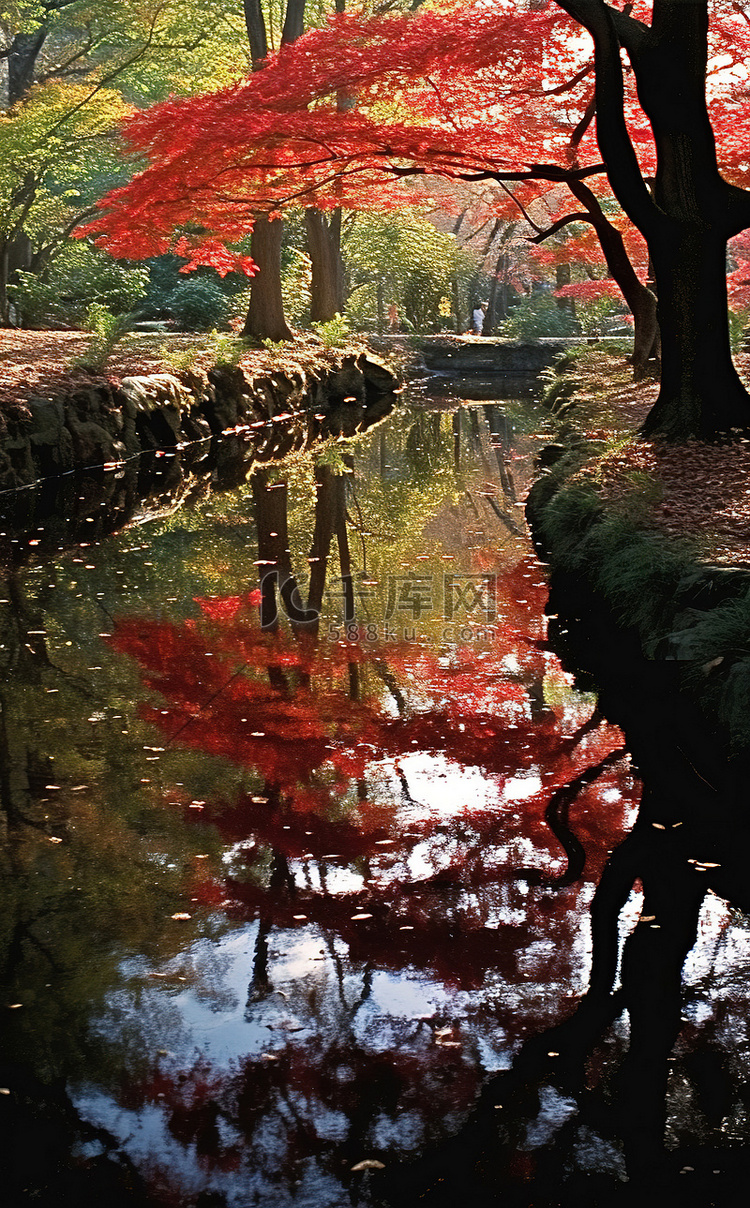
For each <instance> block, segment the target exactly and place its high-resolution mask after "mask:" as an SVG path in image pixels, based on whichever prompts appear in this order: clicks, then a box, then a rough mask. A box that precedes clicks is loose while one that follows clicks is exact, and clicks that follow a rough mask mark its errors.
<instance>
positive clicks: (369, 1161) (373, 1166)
mask: <svg viewBox="0 0 750 1208" xmlns="http://www.w3.org/2000/svg"><path fill="white" fill-rule="evenodd" d="M356 1170H385V1163H384V1162H378V1160H377V1158H365V1159H364V1161H362V1162H357V1165H356V1166H352V1172H354V1171H356Z"/></svg>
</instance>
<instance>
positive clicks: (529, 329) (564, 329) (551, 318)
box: [498, 293, 579, 340]
mask: <svg viewBox="0 0 750 1208" xmlns="http://www.w3.org/2000/svg"><path fill="white" fill-rule="evenodd" d="M578 331H579V328H578V324H577V323H576V321H575V319H574V318H573V316H572V315H571V313H570V311H568V310H563V309H562V308H561V307H559V306H558V305H557V303H556V302H555V300H554V298H551V297H550V296H549V294H546V293H538V294H530V295H529V296H528V297H527V298H524V299H523V301H521V302H519V303H518V305H517V306H514V307H513V311H512V312H511V314H510V316H509V317H508V318H507V319H505V320H504V322H503V323H500V324H499V326H498V333H499V334H500V335H502V336H507V337H508V338H509V339H514V340H540V339H542V338H544V337H550V336H551V337H554V336H574V335H577V334H578Z"/></svg>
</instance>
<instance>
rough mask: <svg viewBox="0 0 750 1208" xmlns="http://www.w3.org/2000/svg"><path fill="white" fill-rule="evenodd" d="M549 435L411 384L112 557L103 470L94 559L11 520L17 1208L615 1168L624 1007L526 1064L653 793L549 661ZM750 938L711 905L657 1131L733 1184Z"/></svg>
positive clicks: (208, 1201)
mask: <svg viewBox="0 0 750 1208" xmlns="http://www.w3.org/2000/svg"><path fill="white" fill-rule="evenodd" d="M539 422H540V421H539V417H538V415H536V414H535V412H534V407H533V405H532V404H531V403H528V402H526V403H517V404H502V406H501V405H500V404H497V405H489V404H487V405H482V404H459V403H455V402H454V403H446V402H443V403H442V404H434V405H433V404H430V403H429V400H425V399H421V400H417V401H416V402H414V403H412V404H403V405H402V406H401V407H399V409H398V411H397V412H396V413H395V414H394V415H393V416H391V417H390V418H389V419H387V420H386V421H384V422H383V423H381V424H380V425H378V426H377V427H375V428H373V429H372V430H370V431H369V432H366V433H361V434H359V435H358V436H355V437H354V438H353V439H351V440H343V439H342V440H338V441H336V440H332V441H329V442H328V443H325V444H322V445H320V446H318V447H317V448H315V449H313V450H312V451H310V450H308V451H301V452H298V453H296V454H294V455H292V456H291V457H289V458H287V459H286V460H283V461H281V462H280V463H278V464H268V463H267V464H264V465H261V466H259V467H258V468H257V469H256V472H255V473H254V474H253V475H252V476H251V477H250V479H249V480H248V482H247V483H246V484H245V485H243V486H241V487H239V488H237V489H236V490H233V491H226V492H216V491H211V490H209V489H203V490H201V491H195V492H194V493H193V494H194V495H195V498H194V501H193V503H192V505H190V506H187V505H186V506H183V507H180V508H175V509H172V510H170V509H167V511H168V512H169V514H167V515H161V516H159V515H155V514H154V511H155V509H154V508H151V509H148V508H145V509H144V510H143V513H142V515H141V517H140V520H141V522H140V523H131V524H130V525H128V526H126V527H125V528H124V529H122V531H120V532H118V533H115V534H113V535H111V536H108V537H99V536H97V533H98V532H99V530H100V528H101V525H100V523H99V521H100V519H101V516H100V513H99V512H98V510H97V509H99V508H101V507H103V506H104V505H103V504H101V503H100V504H97V502H96V491H94V490H92V489H91V486H90V484H89V485H87V484H85V483H82V484H80V486H81V490H80V493H79V494H78V495H77V496H76V499H77V501H78V502H79V503H81V502H82V503H83V505H84V506H83V509H82V512H81V514H80V515H79V517H78V524H77V529H76V540H75V542H74V543H73V544H71V543H70V542H71V539H70V536H69V534H68V535H67V536H66V535H65V534H64V533H62V531H61V530H58V529H55V528H54V526H53V528H52V529H50V526H49V524H48V525H46V526H45V524H44V523H42V524H39V525H36V526H34V525H31V527H28V525H27V528H26V530H25V531H24V532H23V533H22V534H21V535H18V534H19V533H20V530H14V529H11V528H10V527H9V525H8V524H6V529H5V532H4V533H3V537H4V538H5V540H6V543H7V549H8V551H9V553H8V566H7V568H6V570H5V572H4V575H3V580H2V589H1V593H0V596H1V598H0V659H1V660H2V666H3V672H4V674H3V685H2V689H0V703H1V706H2V727H1V731H0V746H1V750H0V754H1V755H2V806H3V818H4V827H5V833H4V835H3V847H2V861H3V879H2V889H1V891H0V892H1V893H2V912H1V915H0V918H1V919H2V922H1V923H0V927H1V928H2V959H3V967H2V987H0V1010H1V1011H2V1016H1V1020H0V1022H1V1023H2V1029H3V1040H2V1057H1V1058H0V1082H1V1083H2V1087H1V1088H0V1089H1V1091H2V1094H0V1122H1V1123H2V1128H3V1137H4V1139H5V1157H4V1158H3V1159H2V1163H3V1175H4V1185H5V1187H6V1188H7V1189H9V1195H10V1198H9V1199H8V1200H7V1201H6V1202H7V1203H9V1204H13V1205H16V1204H19V1205H20V1204H26V1203H41V1204H43V1205H45V1206H47V1205H49V1206H52V1205H58V1204H67V1203H75V1202H85V1203H99V1202H104V1201H109V1202H110V1203H112V1204H115V1203H118V1204H119V1203H122V1204H154V1205H170V1206H171V1205H174V1206H181V1208H182V1206H184V1208H193V1206H196V1208H208V1206H210V1205H230V1206H232V1208H240V1206H245V1205H253V1204H258V1205H263V1206H268V1208H282V1206H287V1205H288V1206H290V1208H291V1206H292V1205H293V1206H295V1208H303V1206H304V1208H343V1206H344V1205H349V1204H361V1205H375V1204H381V1203H382V1204H386V1203H395V1202H398V1203H403V1204H420V1203H436V1204H437V1203H440V1204H443V1203H444V1202H445V1203H447V1202H455V1198H453V1193H450V1196H449V1198H448V1199H445V1200H444V1199H441V1198H440V1197H441V1194H443V1193H442V1192H441V1190H440V1187H441V1184H442V1183H445V1179H446V1172H448V1174H450V1171H451V1170H454V1171H456V1172H458V1173H457V1175H456V1177H457V1178H459V1179H462V1178H463V1176H464V1175H466V1172H467V1171H468V1172H469V1174H468V1175H466V1177H467V1179H468V1182H467V1183H466V1187H467V1190H466V1192H465V1194H464V1197H463V1198H464V1202H465V1203H466V1204H467V1205H469V1206H470V1208H471V1206H473V1205H479V1204H482V1205H484V1204H494V1203H500V1202H502V1203H504V1204H505V1203H506V1202H507V1203H511V1204H513V1205H515V1204H518V1205H520V1204H524V1205H525V1204H531V1203H537V1204H547V1203H549V1204H553V1203H563V1202H564V1203H568V1202H571V1203H572V1202H578V1203H589V1204H598V1203H600V1202H602V1203H603V1202H605V1199H600V1198H597V1197H599V1196H600V1195H601V1196H611V1195H612V1193H613V1188H614V1190H615V1192H617V1190H618V1189H619V1188H623V1187H626V1186H627V1182H628V1178H627V1176H628V1172H629V1167H628V1165H627V1161H626V1158H627V1154H626V1152H625V1151H626V1145H624V1143H623V1137H626V1134H627V1129H626V1128H623V1127H621V1124H620V1123H618V1120H617V1117H616V1111H615V1112H614V1114H613V1111H614V1109H613V1108H612V1104H613V1103H615V1104H616V1102H617V1096H616V1091H615V1092H611V1090H610V1089H608V1087H609V1082H608V1079H609V1077H610V1073H609V1072H610V1070H611V1069H614V1070H615V1071H616V1069H617V1068H618V1063H619V1062H621V1059H622V1055H623V1052H624V1050H625V1049H626V1048H627V1039H628V1023H627V1015H626V1014H623V1013H622V1011H620V1013H619V1015H618V1013H617V1012H612V1011H610V1012H609V1015H610V1016H615V1017H614V1018H602V1020H601V1021H600V1024H601V1026H600V1028H599V1031H598V1032H597V1031H596V1028H594V1029H593V1031H592V1036H593V1037H594V1039H593V1040H591V1042H590V1043H589V1042H588V1041H587V1044H588V1050H587V1053H586V1054H583V1053H581V1054H579V1056H580V1061H581V1065H583V1064H584V1056H585V1061H586V1062H587V1065H586V1070H587V1075H586V1085H585V1087H584V1088H583V1090H582V1091H581V1089H580V1087H578V1088H576V1087H574V1086H573V1085H572V1083H570V1080H569V1079H568V1081H567V1082H566V1076H561V1077H556V1071H555V1069H554V1062H555V1060H556V1059H557V1057H558V1056H559V1053H558V1052H557V1050H556V1049H555V1047H554V1045H555V1043H556V1042H555V1041H546V1040H544V1039H543V1040H542V1049H543V1052H542V1057H543V1058H544V1059H545V1060H546V1059H547V1058H548V1059H549V1060H547V1063H546V1065H545V1064H544V1062H542V1063H541V1064H539V1062H538V1061H537V1058H536V1057H535V1058H534V1061H537V1064H536V1065H535V1064H534V1062H532V1063H531V1065H529V1066H528V1069H527V1068H526V1066H524V1064H523V1063H524V1061H527V1057H528V1052H529V1042H530V1041H531V1039H532V1038H534V1037H538V1036H540V1035H543V1034H544V1032H545V1030H546V1029H549V1028H552V1027H554V1026H555V1025H558V1024H560V1023H562V1021H564V1020H566V1019H568V1018H569V1017H571V1015H572V1014H573V1012H574V1008H575V1006H576V1004H577V1003H578V1002H579V1000H580V999H581V997H582V996H583V995H584V994H585V992H586V989H587V987H588V985H589V978H590V975H591V959H592V933H591V921H590V910H591V905H592V900H593V897H594V892H595V888H596V886H597V884H598V882H599V880H600V878H601V875H602V870H603V868H604V865H605V862H606V861H607V857H608V855H609V853H610V852H611V851H612V850H613V849H615V848H616V847H617V845H618V844H619V843H620V842H621V841H622V840H623V839H624V837H625V836H626V835H627V834H628V832H629V830H630V829H631V827H632V826H633V823H634V820H635V818H636V814H637V810H638V800H639V796H640V785H639V782H638V780H637V779H636V778H635V777H634V775H633V772H632V770H631V765H630V759H629V756H628V754H627V751H626V750H625V748H624V739H623V735H622V733H621V732H620V731H619V730H618V729H617V728H616V727H615V726H613V725H611V724H608V723H607V721H606V720H605V719H604V718H603V717H602V716H601V715H600V714H599V712H598V710H597V705H596V698H595V696H593V695H592V694H591V693H590V692H589V693H587V692H581V691H580V690H578V689H577V688H576V686H575V683H574V677H573V675H572V674H571V672H570V671H568V670H564V669H563V667H562V666H561V663H560V662H559V660H558V658H557V656H556V654H555V653H554V651H553V650H552V649H551V648H550V645H549V643H548V641H547V618H546V617H545V606H546V604H547V584H546V580H545V574H544V570H543V568H542V567H541V565H540V564H539V562H538V561H537V559H536V557H535V555H534V552H533V549H532V547H531V545H530V542H529V539H528V535H527V533H526V530H525V526H524V520H523V507H522V503H523V498H524V494H525V491H526V489H527V487H528V484H529V482H530V478H531V474H532V463H533V455H534V453H535V451H536V450H537V449H538V447H539V444H540V440H543V439H544V437H543V435H542V436H541V437H540V436H539V435H534V428H535V425H536V426H537V428H538V426H539ZM67 489H68V494H70V486H69V485H68V488H67ZM76 489H77V488H76ZM188 494H189V492H188ZM8 502H10V501H8ZM10 510H11V509H10V506H9V507H8V512H10ZM26 514H27V518H28V515H29V512H28V507H27V509H26ZM86 525H89V526H90V529H91V532H90V536H89V533H88V532H87V529H86ZM32 532H33V534H34V535H33V536H32V535H31V533H32ZM14 533H16V534H17V535H15V536H14V535H13V534H14ZM50 534H51V535H50ZM58 537H59V538H60V539H59V540H58ZM53 546H55V549H54V553H53V549H52V547H53ZM21 547H23V551H24V552H23V554H19V552H18V550H19V549H20V548H21ZM588 686H589V687H591V685H588ZM641 904H642V895H640V894H639V892H638V885H637V884H636V885H635V888H634V891H633V892H632V893H631V894H630V896H629V897H628V899H627V901H626V902H625V903H624V906H623V908H622V910H621V912H620V915H619V920H618V922H617V926H618V927H619V931H620V935H621V938H624V936H625V935H626V934H628V933H629V932H630V931H632V930H633V929H634V928H635V927H636V925H637V922H638V919H639V916H640V914H641ZM749 940H750V933H748V929H747V926H746V923H745V921H744V917H743V916H740V915H737V914H734V913H732V912H731V911H730V909H729V908H728V907H727V905H726V904H725V902H724V901H723V900H722V899H721V898H719V897H716V896H711V895H709V896H708V897H707V898H706V901H705V903H704V904H703V906H702V908H701V914H700V919H699V927H698V939H697V943H696V946H695V948H694V949H693V951H692V953H691V955H690V957H689V960H688V965H687V966H686V970H685V979H686V991H685V999H684V1001H683V1002H682V1005H681V1008H680V1009H681V1012H682V1019H683V1022H684V1024H685V1034H684V1035H683V1038H682V1040H681V1042H680V1043H681V1046H682V1047H681V1050H680V1052H679V1054H678V1057H679V1067H677V1066H676V1067H675V1069H674V1071H673V1074H674V1077H673V1078H672V1083H671V1090H670V1092H669V1096H670V1098H669V1102H668V1104H667V1108H666V1112H667V1123H666V1127H667V1147H668V1148H671V1149H672V1150H677V1149H679V1147H681V1146H682V1147H684V1146H688V1147H689V1146H691V1145H692V1146H703V1147H704V1148H706V1147H708V1149H707V1150H706V1151H707V1152H708V1150H710V1152H711V1162H712V1163H713V1164H714V1165H715V1166H716V1168H717V1172H718V1179H719V1181H721V1179H722V1178H723V1176H724V1173H725V1168H726V1161H725V1159H724V1158H720V1157H716V1156H715V1154H716V1151H717V1149H721V1147H722V1146H726V1147H727V1153H732V1152H734V1151H733V1150H732V1149H731V1146H732V1144H734V1143H736V1142H737V1140H742V1139H743V1137H744V1123H745V1115H744V1107H743V1102H744V1101H743V1098H742V1087H743V1086H744V1079H745V1076H746V1068H747V1054H748V1036H747V1028H746V1024H745V1022H744V1016H743V1011H744V1005H745V1000H744V994H743V981H744V974H745V971H746V968H747V963H748V960H749V959H750V943H749ZM579 1018H580V1016H579ZM549 1035H550V1036H554V1035H555V1033H549ZM532 1047H533V1046H532ZM560 1052H562V1046H561V1048H560ZM707 1053H708V1054H709V1056H706V1054H707ZM728 1055H729V1056H728ZM722 1057H725V1058H726V1059H727V1060H728V1061H729V1063H730V1065H731V1067H732V1068H731V1070H730V1071H729V1072H726V1070H724V1072H722V1073H721V1075H719V1074H717V1072H716V1071H717V1070H718V1069H720V1068H722V1069H723V1067H720V1058H722ZM672 1060H674V1059H672ZM691 1062H692V1066H691ZM519 1063H520V1067H521V1068H522V1071H523V1070H525V1071H526V1072H525V1073H523V1074H522V1076H521V1075H518V1077H516V1075H515V1074H514V1070H517V1069H518V1068H519ZM691 1070H692V1073H691ZM569 1073H570V1071H569V1070H568V1069H567V1067H566V1071H565V1074H566V1075H567V1074H569ZM719 1076H721V1077H722V1078H724V1080H725V1081H724V1083H722V1089H721V1095H723V1099H721V1095H720V1096H719V1097H720V1099H721V1103H720V1106H719V1108H718V1109H716V1108H715V1103H714V1100H713V1099H711V1095H710V1093H709V1092H706V1093H707V1095H708V1098H706V1097H705V1095H704V1096H703V1097H702V1095H703V1092H702V1090H701V1087H702V1086H703V1085H704V1084H706V1085H708V1084H710V1083H711V1081H712V1079H713V1080H714V1082H715V1081H716V1078H717V1077H719ZM514 1077H516V1081H513V1078H514ZM503 1078H505V1079H506V1082H505V1083H503ZM503 1086H504V1087H505V1088H506V1089H507V1090H508V1094H507V1095H506V1096H505V1101H504V1102H500V1100H501V1099H502V1098H503V1096H502V1094H500V1092H499V1091H498V1090H497V1088H498V1087H500V1088H501V1090H502V1088H503ZM738 1087H739V1088H740V1089H739V1090H738V1089H737V1088H738ZM488 1088H489V1091H488ZM709 1091H710V1087H709ZM482 1092H484V1097H482ZM488 1095H489V1098H488ZM738 1096H739V1098H738ZM714 1099H715V1096H714ZM704 1100H705V1101H704ZM602 1103H605V1104H607V1103H608V1104H609V1106H608V1107H607V1106H605V1107H604V1109H602V1107H601V1104H602ZM711 1104H714V1107H713V1108H712V1107H711ZM501 1112H504V1113H505V1114H504V1116H503V1123H502V1125H500V1124H499V1123H498V1121H499V1119H500V1113H501ZM477 1113H479V1114H477ZM608 1113H609V1114H608ZM456 1138H458V1139H457V1140H456ZM467 1138H468V1139H467ZM626 1139H627V1138H626ZM436 1154H437V1155H442V1156H441V1157H438V1158H435V1157H434V1155H436ZM488 1154H489V1155H491V1159H488V1156H487V1155H488ZM441 1161H442V1163H443V1166H442V1168H441V1166H440V1162H441ZM436 1162H437V1165H435V1163H436ZM420 1163H422V1165H420ZM425 1163H426V1165H424V1164H425ZM688 1166H690V1164H689V1163H688ZM423 1167H424V1168H423ZM690 1169H693V1168H692V1167H691V1168H690ZM441 1170H442V1173H441ZM712 1173H713V1167H712ZM689 1175H690V1170H688V1171H686V1172H685V1177H686V1178H689ZM402 1180H403V1181H402ZM563 1185H565V1186H566V1187H569V1189H570V1191H569V1196H570V1198H569V1199H566V1198H565V1195H567V1194H568V1192H564V1191H563V1190H562V1188H563ZM472 1188H474V1190H473V1191H472ZM556 1188H557V1189H558V1190H555V1189H556ZM558 1195H559V1197H560V1198H557V1197H558ZM506 1196H509V1197H512V1198H509V1199H507V1200H506V1198H504V1197H506ZM545 1197H546V1198H545ZM587 1197H588V1198H587ZM618 1202H619V1201H618ZM623 1202H624V1201H623ZM696 1202H700V1203H702V1204H703V1203H708V1202H710V1201H709V1200H708V1199H703V1200H700V1201H696ZM716 1202H717V1203H720V1204H723V1203H728V1202H729V1201H728V1200H724V1199H721V1198H719V1199H717V1200H716Z"/></svg>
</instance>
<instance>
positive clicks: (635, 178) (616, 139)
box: [556, 0, 661, 237]
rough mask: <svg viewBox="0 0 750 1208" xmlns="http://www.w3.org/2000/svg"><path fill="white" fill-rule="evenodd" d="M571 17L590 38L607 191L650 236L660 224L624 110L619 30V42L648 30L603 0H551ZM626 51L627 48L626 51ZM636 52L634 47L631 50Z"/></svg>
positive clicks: (637, 42)
mask: <svg viewBox="0 0 750 1208" xmlns="http://www.w3.org/2000/svg"><path fill="white" fill-rule="evenodd" d="M556 2H557V3H558V4H559V5H560V7H561V8H562V9H564V10H565V12H566V13H568V14H569V15H570V16H571V17H572V18H573V19H574V21H577V22H578V23H579V25H582V26H583V27H584V29H587V30H588V32H589V33H590V34H591V37H592V38H593V40H594V68H595V79H596V88H595V98H596V115H597V119H596V136H597V142H598V144H599V150H600V151H601V153H602V159H603V160H604V163H605V166H606V169H607V176H608V177H609V182H610V184H611V186H612V191H613V193H614V195H615V197H616V198H617V200H618V201H619V203H620V205H621V206H622V208H623V210H624V211H625V213H626V214H627V216H628V218H630V219H631V221H632V222H634V223H635V225H636V226H637V227H638V229H639V230H640V231H642V232H643V234H644V235H647V236H650V237H653V236H655V235H656V233H657V229H658V227H659V226H660V225H661V211H660V210H659V209H658V207H657V206H656V205H655V203H654V200H653V198H652V197H651V194H650V192H649V189H648V186H647V185H646V182H645V181H644V179H643V177H642V176H641V170H640V167H639V165H638V158H637V156H636V153H635V149H634V147H633V144H632V141H631V139H630V134H629V132H628V128H627V123H626V121H625V112H624V100H625V97H624V86H623V78H622V62H621V60H620V40H619V35H618V29H622V31H623V35H622V36H623V41H624V44H625V45H626V48H627V45H628V43H629V44H630V45H631V46H633V48H634V49H635V48H636V47H638V48H639V47H640V46H641V45H643V42H644V39H645V38H646V37H648V38H650V37H651V31H650V30H648V29H647V28H646V26H642V25H641V23H640V22H638V21H635V20H634V19H633V18H632V17H629V16H627V15H626V14H624V13H619V14H617V21H615V15H614V14H615V10H613V9H611V8H610V7H609V6H608V5H606V4H604V3H603V0H556ZM629 53H630V52H629ZM636 53H637V50H636Z"/></svg>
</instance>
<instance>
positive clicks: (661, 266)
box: [558, 0, 750, 440]
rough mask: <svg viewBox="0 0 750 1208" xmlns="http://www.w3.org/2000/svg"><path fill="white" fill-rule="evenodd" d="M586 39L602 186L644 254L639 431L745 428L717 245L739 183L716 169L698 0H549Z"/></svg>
mask: <svg viewBox="0 0 750 1208" xmlns="http://www.w3.org/2000/svg"><path fill="white" fill-rule="evenodd" d="M558 3H559V4H560V5H561V7H562V8H564V9H565V10H566V11H567V12H569V13H570V14H571V16H573V17H574V18H575V19H576V20H577V21H579V22H580V23H581V24H582V25H584V26H585V27H586V28H587V29H588V30H589V32H590V33H591V35H592V37H593V39H594V45H595V66H596V112H597V139H598V142H599V149H600V151H601V154H602V159H603V160H604V163H605V164H606V167H607V174H608V176H609V180H610V184H611V185H612V189H613V191H614V193H615V196H616V197H617V200H618V201H619V203H620V205H621V206H622V208H623V209H624V211H625V213H626V214H627V215H628V217H629V218H630V219H631V221H632V222H634V223H635V225H636V226H637V227H638V229H639V230H640V231H641V232H642V234H643V235H644V238H645V239H646V242H647V244H648V247H649V252H650V254H651V258H652V261H653V265H654V275H655V281H656V291H657V296H658V316H659V327H660V330H661V353H662V376H661V390H660V392H659V398H658V400H657V403H656V405H655V407H654V408H653V410H652V411H651V413H650V414H649V416H648V417H647V420H646V423H645V425H644V432H645V433H647V434H648V435H650V436H653V435H660V436H664V437H667V438H668V439H672V440H675V439H688V438H690V437H698V438H703V439H707V438H708V439H710V438H712V437H715V436H717V435H719V434H721V433H726V432H731V431H733V430H737V429H740V430H743V431H748V430H750V395H748V393H747V391H746V390H745V388H744V387H743V385H742V383H741V382H740V380H739V377H738V376H737V372H736V370H735V368H734V365H733V363H732V356H731V349H730V344H729V322H728V315H727V292H726V260H725V256H726V244H727V241H728V239H729V238H730V237H731V236H732V235H734V234H737V233H738V232H739V231H741V230H744V229H745V228H746V227H748V226H750V194H748V193H747V192H745V191H744V190H742V189H738V188H735V187H734V186H731V185H729V184H727V182H726V181H725V180H724V179H723V178H722V176H721V175H720V173H719V170H718V165H717V160H716V146H715V142H714V136H713V131H712V129H711V124H710V121H709V117H708V110H707V106H706V96H705V77H706V62H707V55H708V5H707V0H654V5H653V20H652V24H651V26H650V27H648V26H646V25H644V24H642V23H641V22H639V21H635V20H634V19H633V18H632V17H630V16H629V15H628V13H627V10H625V11H616V10H614V9H610V8H609V7H608V6H607V5H605V4H603V3H602V2H601V0H558ZM620 46H622V47H624V48H625V50H626V51H627V53H628V57H629V59H630V63H631V65H632V67H633V70H634V72H635V77H636V83H637V86H638V97H639V101H640V103H641V106H642V108H643V111H644V113H645V114H646V116H647V117H648V120H649V122H650V124H651V128H652V130H653V133H654V141H655V143H656V152H657V171H656V179H655V182H654V193H653V196H652V195H651V192H650V190H649V188H648V185H647V184H646V182H645V180H644V179H643V177H642V175H641V173H640V169H639V167H638V162H637V159H636V156H635V151H634V149H633V145H632V143H631V141H630V136H629V133H628V130H627V126H626V123H625V117H624V107H623V79H622V62H621V58H620Z"/></svg>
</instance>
